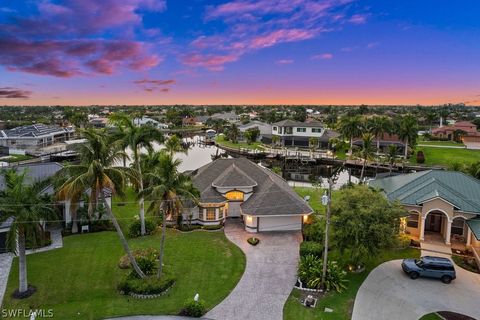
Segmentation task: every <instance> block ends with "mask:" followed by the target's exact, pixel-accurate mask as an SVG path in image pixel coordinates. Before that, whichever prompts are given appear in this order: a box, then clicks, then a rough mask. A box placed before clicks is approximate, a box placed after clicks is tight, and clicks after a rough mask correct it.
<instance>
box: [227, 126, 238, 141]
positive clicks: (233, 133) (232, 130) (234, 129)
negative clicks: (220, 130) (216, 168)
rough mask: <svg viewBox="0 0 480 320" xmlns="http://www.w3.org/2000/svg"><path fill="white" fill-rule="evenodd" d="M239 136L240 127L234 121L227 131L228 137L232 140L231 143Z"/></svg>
mask: <svg viewBox="0 0 480 320" xmlns="http://www.w3.org/2000/svg"><path fill="white" fill-rule="evenodd" d="M239 136H240V129H239V128H238V126H237V125H236V124H235V123H232V124H231V125H230V127H229V128H228V131H227V137H228V139H230V141H232V142H233V143H237V142H238V137H239Z"/></svg>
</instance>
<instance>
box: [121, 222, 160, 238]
mask: <svg viewBox="0 0 480 320" xmlns="http://www.w3.org/2000/svg"><path fill="white" fill-rule="evenodd" d="M156 227H157V226H156V225H155V223H154V222H153V221H151V220H145V231H146V233H147V234H151V233H152V232H153V231H154V230H155V228H156ZM140 229H141V223H140V220H135V221H134V222H132V223H131V224H130V226H129V227H128V236H129V237H130V238H137V237H140V233H141V230H140Z"/></svg>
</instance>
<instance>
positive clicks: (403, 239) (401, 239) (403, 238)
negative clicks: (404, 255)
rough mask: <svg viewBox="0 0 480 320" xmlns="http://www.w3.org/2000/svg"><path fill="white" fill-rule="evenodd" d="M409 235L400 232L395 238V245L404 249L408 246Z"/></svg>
mask: <svg viewBox="0 0 480 320" xmlns="http://www.w3.org/2000/svg"><path fill="white" fill-rule="evenodd" d="M410 240H411V239H410V237H409V236H408V235H406V234H402V235H400V236H398V238H397V247H398V248H400V249H404V248H406V247H408V246H410Z"/></svg>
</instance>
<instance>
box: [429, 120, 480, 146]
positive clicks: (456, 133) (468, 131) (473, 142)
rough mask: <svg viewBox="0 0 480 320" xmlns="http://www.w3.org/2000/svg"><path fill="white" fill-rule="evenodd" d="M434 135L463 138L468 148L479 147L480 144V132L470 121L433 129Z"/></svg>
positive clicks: (445, 137) (451, 138) (450, 138)
mask: <svg viewBox="0 0 480 320" xmlns="http://www.w3.org/2000/svg"><path fill="white" fill-rule="evenodd" d="M432 136H433V137H436V138H441V139H448V140H452V141H453V140H455V139H458V140H461V141H462V142H463V143H465V145H466V146H467V149H477V148H478V145H479V144H480V132H478V131H477V126H476V125H475V124H473V123H471V122H470V121H459V122H455V123H454V124H452V125H449V126H440V127H439V128H435V129H432ZM470 146H472V147H470Z"/></svg>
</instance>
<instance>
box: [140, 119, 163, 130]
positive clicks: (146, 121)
mask: <svg viewBox="0 0 480 320" xmlns="http://www.w3.org/2000/svg"><path fill="white" fill-rule="evenodd" d="M133 123H134V124H135V125H136V126H145V125H150V126H153V127H155V128H158V129H168V125H166V124H165V123H161V122H158V121H157V120H154V119H152V118H149V117H142V118H135V119H134V120H133Z"/></svg>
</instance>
